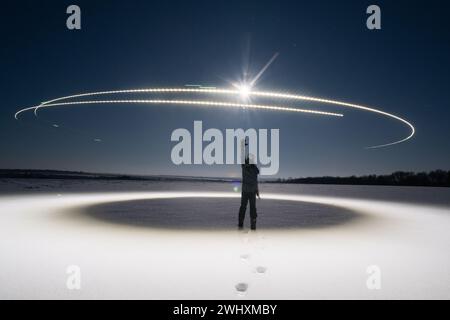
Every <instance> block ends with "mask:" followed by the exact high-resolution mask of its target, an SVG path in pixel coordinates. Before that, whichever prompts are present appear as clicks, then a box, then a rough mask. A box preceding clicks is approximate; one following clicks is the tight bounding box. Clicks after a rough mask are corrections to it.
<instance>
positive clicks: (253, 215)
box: [249, 192, 258, 230]
mask: <svg viewBox="0 0 450 320" xmlns="http://www.w3.org/2000/svg"><path fill="white" fill-rule="evenodd" d="M249 200H250V219H251V220H250V222H251V228H252V230H256V217H257V216H258V215H257V214H256V192H252V193H251V195H250V197H249Z"/></svg>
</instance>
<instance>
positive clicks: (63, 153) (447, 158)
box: [0, 0, 450, 177]
mask: <svg viewBox="0 0 450 320" xmlns="http://www.w3.org/2000/svg"><path fill="white" fill-rule="evenodd" d="M70 4H77V5H79V6H80V7H81V12H82V29H81V30H79V31H71V30H68V29H67V28H66V19H67V17H68V15H67V14H66V8H67V7H68V6H69V5H70ZM370 4H378V5H379V6H380V7H381V11H382V30H376V31H370V30H368V29H367V28H366V19H367V14H366V8H367V6H368V5H370ZM449 9H450V8H449V5H448V4H446V2H445V1H423V2H420V1H418V2H411V1H376V2H373V1H243V0H241V1H212V0H210V1H102V0H96V1H92V0H91V1H3V2H2V4H1V21H0V32H1V49H0V55H1V62H0V64H1V75H0V76H1V78H0V83H1V105H0V150H1V157H0V168H32V169H62V170H82V171H90V172H108V173H127V174H150V175H167V174H169V175H195V176H238V175H239V174H240V168H239V166H236V165H234V166H232V165H223V166H206V165H191V166H186V165H183V166H176V165H174V164H172V162H171V159H170V152H171V149H172V147H173V146H174V144H175V143H173V142H171V141H170V135H171V133H172V131H173V130H175V129H177V128H187V129H189V130H191V131H192V127H193V121H194V120H202V121H203V126H204V127H205V129H207V128H219V129H221V130H224V129H225V128H239V127H242V128H245V129H246V128H267V129H271V128H279V129H280V171H279V173H278V175H277V176H278V177H289V176H292V177H294V176H295V177H296V176H322V175H341V176H343V175H352V174H355V175H359V174H372V173H378V174H380V173H390V172H392V171H396V170H408V171H409V170H411V171H422V170H425V171H427V170H432V169H438V168H439V169H446V170H448V169H450V143H449V139H448V138H449V137H450V126H449V118H450V102H449V101H450V99H449V95H450V90H449V88H450V81H449V74H450V73H449V72H450V60H449V59H450V28H448V12H449ZM276 52H279V56H278V58H277V59H276V61H275V62H274V63H273V64H272V65H271V66H270V68H269V69H268V70H267V71H266V72H265V73H264V75H263V77H262V78H261V79H260V81H259V82H258V83H257V86H256V87H257V89H261V90H264V89H265V90H273V91H286V92H292V93H298V94H308V95H314V96H319V97H328V98H331V99H338V100H344V101H349V102H353V103H361V104H365V105H369V106H373V107H376V108H379V109H382V110H385V111H387V112H390V113H394V114H396V115H399V116H401V117H404V118H405V119H407V120H409V121H411V122H412V123H413V124H414V125H415V127H416V129H417V134H416V136H414V137H413V139H412V140H409V141H407V142H405V143H402V144H398V145H395V146H391V147H386V148H382V149H372V150H370V149H369V150H368V149H365V148H364V147H365V146H369V145H374V144H382V143H386V142H391V141H394V140H398V139H401V138H402V137H404V136H406V135H407V134H408V128H407V127H406V126H404V125H402V124H401V123H398V122H396V121H393V120H389V119H386V118H383V117H379V116H377V115H375V114H368V113H364V112H360V111H354V110H347V109H343V108H342V107H333V106H321V105H320V104H314V107H315V108H316V109H323V110H328V111H333V112H343V113H344V114H345V117H343V118H326V117H320V116H316V115H305V114H289V113H276V112H270V111H249V110H236V109H233V110H229V109H216V108H199V107H186V106H184V107H179V106H168V105H162V106H154V105H150V106H142V105H141V106H139V105H114V106H110V105H108V106H80V107H72V108H55V109H49V110H43V111H42V112H40V114H39V117H38V118H35V117H34V115H33V114H32V113H29V114H26V115H24V116H23V117H22V118H21V119H20V120H19V121H17V120H15V119H14V113H15V112H16V111H17V110H18V109H20V108H23V107H28V106H33V105H36V104H38V103H39V102H40V101H44V100H50V99H52V98H56V97H60V96H65V95H70V94H75V93H82V92H90V91H102V90H116V89H133V88H146V87H183V86H184V85H185V84H201V85H205V86H216V87H226V88H227V87H230V84H229V82H230V81H237V80H238V79H240V78H241V77H242V73H243V70H244V68H245V66H246V65H248V70H249V72H250V73H253V74H255V73H257V72H258V71H259V70H260V69H261V68H262V67H263V66H264V64H265V63H266V62H267V61H268V60H269V59H270V58H271V57H272V56H273V55H274V53H276ZM296 105H298V106H305V105H306V104H304V103H298V102H297V103H296ZM306 106H307V107H310V106H313V105H306ZM53 124H57V125H58V126H59V127H58V128H56V127H54V126H53ZM94 139H101V142H96V141H94Z"/></svg>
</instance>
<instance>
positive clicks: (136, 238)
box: [0, 179, 450, 299]
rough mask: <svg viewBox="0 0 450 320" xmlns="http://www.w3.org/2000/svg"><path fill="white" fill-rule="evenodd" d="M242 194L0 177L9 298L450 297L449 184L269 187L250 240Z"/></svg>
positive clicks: (199, 185)
mask: <svg viewBox="0 0 450 320" xmlns="http://www.w3.org/2000/svg"><path fill="white" fill-rule="evenodd" d="M234 187H236V185H234V184H232V183H212V182H180V181H178V182H149V181H94V180H90V181H87V180H26V179H16V180H13V179H3V180H0V284H1V285H0V298H2V299H14V298H59V299H80V298H85V299H95V298H99V299H106V298H125V299H126V298H138V299H140V298H142V299H216V298H217V299H315V298H325V299H331V298H338V299H349V298H352V299H353V298H355V299H365V298H369V299H380V298H393V299H401V298H406V299H409V298H425V299H428V298H438V299H449V298H450V255H449V253H448V252H449V248H450V232H449V231H450V189H444V188H415V187H377V186H373V187H369V186H331V185H278V184H263V185H261V196H262V198H263V199H262V200H260V201H258V202H257V206H258V215H259V216H258V227H259V228H258V230H257V231H256V232H249V230H248V229H245V230H244V231H238V230H237V229H236V227H235V226H236V223H237V221H236V219H237V210H238V208H239V198H238V197H239V193H237V192H234ZM246 225H247V226H248V217H247V220H246ZM71 265H76V266H79V267H80V270H81V289H80V290H69V289H68V288H67V286H66V282H67V279H68V277H69V275H68V274H67V273H66V271H67V267H68V266H71ZM373 265H375V266H377V267H379V270H380V271H381V277H380V280H381V281H380V283H381V288H380V289H379V290H370V289H369V288H368V287H367V284H366V283H367V280H368V278H369V277H370V275H369V274H368V273H367V268H368V267H370V266H373Z"/></svg>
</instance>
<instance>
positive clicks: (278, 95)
mask: <svg viewBox="0 0 450 320" xmlns="http://www.w3.org/2000/svg"><path fill="white" fill-rule="evenodd" d="M143 93H149V94H152V93H170V94H181V93H185V94H209V95H225V96H226V95H229V96H242V90H239V89H219V88H205V87H189V88H147V89H129V90H111V91H100V92H89V93H82V94H76V95H70V96H65V97H60V98H56V99H53V100H49V101H45V102H42V103H41V104H39V105H37V106H33V107H28V108H24V109H21V110H19V111H17V112H16V114H15V118H16V119H18V116H19V115H20V114H21V113H23V112H26V111H30V110H33V111H34V113H35V114H36V115H37V112H38V110H39V109H40V108H44V107H53V106H64V105H82V104H107V103H111V104H112V103H132V104H136V103H137V104H139V103H140V104H158V103H159V104H178V105H199V106H206V105H209V106H219V107H242V108H250V109H265V110H273V111H288V112H303V113H311V114H318V115H327V116H338V117H342V116H343V114H339V113H332V112H325V111H318V110H309V109H299V108H293V107H285V106H277V105H273V106H269V105H258V104H252V103H247V104H243V103H232V102H221V101H204V100H161V99H151V100H136V99H134V100H130V99H122V100H90V101H72V102H65V101H66V100H72V99H78V98H86V97H97V96H102V95H116V94H143ZM246 93H247V94H248V96H255V97H262V98H270V99H284V100H294V101H306V102H314V103H321V104H327V105H336V106H340V107H346V108H353V109H358V110H363V111H368V112H372V113H376V114H379V115H382V116H385V117H388V118H392V119H395V120H397V121H400V122H402V123H403V124H405V125H407V126H408V127H409V129H410V133H409V135H408V136H406V137H404V138H402V139H400V140H396V141H393V142H390V143H385V144H381V145H375V146H370V147H367V148H368V149H374V148H381V147H387V146H392V145H395V144H399V143H402V142H405V141H407V140H409V139H411V138H412V137H413V136H414V134H415V128H414V126H413V125H412V124H411V123H410V122H409V121H407V120H405V119H403V118H401V117H399V116H397V115H394V114H392V113H388V112H385V111H383V110H380V109H376V108H372V107H368V106H364V105H361V104H354V103H349V102H344V101H338V100H332V99H326V98H320V97H313V96H305V95H297V94H289V93H282V92H271V91H256V90H249V91H248V92H246ZM63 101H64V102H63Z"/></svg>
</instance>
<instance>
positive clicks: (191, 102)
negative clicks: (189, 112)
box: [40, 99, 343, 117]
mask: <svg viewBox="0 0 450 320" xmlns="http://www.w3.org/2000/svg"><path fill="white" fill-rule="evenodd" d="M114 103H115V104H175V105H200V106H202V105H203V106H213V107H233V108H248V109H263V110H274V111H289V112H302V113H312V114H319V115H326V116H334V117H343V114H341V113H333V112H325V111H318V110H309V109H298V108H290V107H282V106H269V105H260V104H245V103H231V102H218V101H203V100H160V99H154V100H148V99H145V100H90V101H73V102H59V103H50V104H43V105H41V106H40V108H47V107H56V106H70V105H86V104H114Z"/></svg>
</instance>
